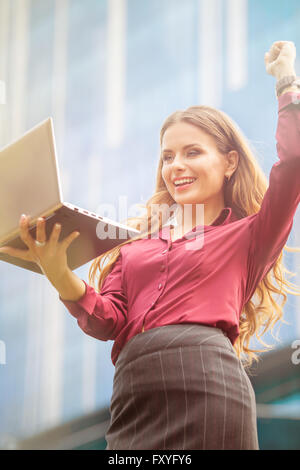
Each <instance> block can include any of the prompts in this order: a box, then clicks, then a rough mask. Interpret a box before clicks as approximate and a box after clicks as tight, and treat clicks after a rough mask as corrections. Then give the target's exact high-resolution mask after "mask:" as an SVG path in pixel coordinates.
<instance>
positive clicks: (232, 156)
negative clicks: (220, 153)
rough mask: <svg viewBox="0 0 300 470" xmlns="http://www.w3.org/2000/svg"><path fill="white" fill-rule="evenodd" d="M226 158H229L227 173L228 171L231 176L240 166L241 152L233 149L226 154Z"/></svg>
mask: <svg viewBox="0 0 300 470" xmlns="http://www.w3.org/2000/svg"><path fill="white" fill-rule="evenodd" d="M226 159H227V162H226V163H227V169H226V174H227V172H228V176H231V175H232V174H233V173H234V172H235V170H236V169H237V167H238V164H239V159H240V157H239V154H238V152H237V151H236V150H231V151H230V152H228V154H227V155H226ZM229 172H230V174H229Z"/></svg>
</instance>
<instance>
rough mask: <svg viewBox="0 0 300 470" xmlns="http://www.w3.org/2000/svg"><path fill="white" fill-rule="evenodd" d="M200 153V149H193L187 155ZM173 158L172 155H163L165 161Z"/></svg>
mask: <svg viewBox="0 0 300 470" xmlns="http://www.w3.org/2000/svg"><path fill="white" fill-rule="evenodd" d="M199 153H200V150H192V151H191V152H188V153H187V155H192V156H193V155H198V154H199ZM171 158H172V155H164V156H163V161H164V162H165V161H168V160H170V159H171Z"/></svg>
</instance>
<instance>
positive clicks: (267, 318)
mask: <svg viewBox="0 0 300 470" xmlns="http://www.w3.org/2000/svg"><path fill="white" fill-rule="evenodd" d="M180 121H183V122H187V123H190V124H193V125H195V126H198V127H199V128H200V129H202V130H203V131H205V132H206V133H207V134H209V135H210V136H212V137H213V138H214V141H215V144H216V146H217V148H218V150H219V152H221V154H227V153H228V152H230V151H231V150H236V151H237V152H238V154H239V164H238V167H237V169H236V171H235V172H234V174H233V175H232V176H231V178H230V181H229V182H227V183H224V202H225V206H226V207H227V206H229V207H231V208H232V209H233V211H234V212H235V214H236V215H237V217H238V218H239V219H240V218H243V217H247V216H249V215H252V214H255V213H257V212H258V211H259V209H260V206H261V203H262V200H263V197H264V194H265V192H266V190H267V188H268V180H267V178H266V176H265V175H264V173H263V171H262V170H261V168H260V167H259V165H258V162H257V159H256V158H255V156H254V155H255V151H254V149H252V147H251V145H250V143H249V142H248V140H247V139H246V137H245V136H244V135H243V133H242V131H241V130H240V128H239V127H238V125H237V124H236V123H234V121H233V120H232V119H231V118H230V117H229V116H228V115H227V114H226V113H224V112H223V111H220V110H217V109H215V108H212V107H209V106H191V107H189V108H187V109H186V110H183V111H181V110H179V111H176V112H174V113H172V114H171V115H170V116H169V117H167V119H166V120H165V122H164V123H163V125H162V128H161V131H160V147H161V146H162V139H163V136H164V133H165V131H166V130H167V129H168V127H169V126H171V125H172V124H174V123H176V122H180ZM162 164H163V162H162V156H161V155H160V156H159V163H158V168H157V176H156V186H155V191H154V194H153V195H152V196H151V197H150V199H149V200H148V201H147V202H146V205H144V204H138V206H141V207H142V208H143V209H145V210H146V213H145V214H144V215H142V216H139V217H131V218H128V219H127V220H125V221H123V223H125V224H127V225H128V226H130V227H133V228H136V229H137V230H139V231H140V233H139V234H138V236H136V237H133V238H131V239H129V240H126V241H124V242H123V243H121V244H120V245H118V246H116V247H115V248H113V249H111V250H109V251H107V252H105V253H104V254H102V255H101V256H99V257H98V258H96V259H95V260H94V261H93V263H92V265H91V267H90V270H89V282H90V283H91V284H92V285H93V287H94V288H95V289H96V290H97V291H98V292H100V290H101V286H102V284H103V282H104V279H105V278H106V276H107V275H108V274H109V273H110V272H111V270H112V268H113V265H114V263H115V262H116V261H117V259H118V257H119V254H120V250H121V247H122V246H123V245H126V244H128V243H134V241H136V240H139V239H141V238H144V237H145V236H148V237H150V236H151V233H154V232H156V231H157V230H160V229H161V228H162V225H164V223H165V222H166V220H167V219H168V216H169V214H170V211H169V208H170V207H171V206H173V205H174V204H176V202H175V200H174V199H173V198H172V197H171V195H170V193H169V192H168V190H167V188H166V185H165V183H164V180H163V178H162ZM157 205H159V207H160V208H161V207H165V210H161V209H160V211H159V213H158V212H157V211H155V210H153V208H154V207H157ZM283 250H286V251H288V252H299V251H300V249H299V248H290V247H288V246H287V245H285V246H284V249H283ZM105 261H108V262H107V263H106V264H105ZM104 264H105V265H104ZM98 271H99V276H97V272H98ZM284 274H288V275H292V276H294V275H295V274H294V273H292V272H290V271H288V270H287V269H286V268H285V267H284V265H283V251H282V252H281V254H280V256H279V257H278V259H277V261H276V263H275V264H274V266H273V268H272V269H271V270H270V271H269V272H268V274H267V275H266V276H265V277H264V278H263V279H262V281H261V282H260V283H259V284H258V286H257V288H256V290H255V292H254V295H253V297H252V298H251V299H250V300H249V301H248V302H247V303H246V304H245V305H244V308H243V310H242V313H241V316H240V320H239V330H240V334H239V336H238V338H237V340H236V341H235V343H234V349H235V352H236V354H237V356H238V357H239V359H241V361H242V362H243V363H244V367H247V368H249V367H250V366H251V364H252V362H253V361H254V360H255V361H256V362H258V360H259V356H258V355H257V354H256V353H257V352H263V351H266V350H269V349H272V348H273V347H274V346H271V345H269V344H267V343H265V342H264V341H263V340H262V336H263V335H264V334H265V333H266V332H267V331H268V330H269V329H270V330H271V334H272V336H273V338H275V336H274V335H273V328H274V326H275V323H276V322H278V321H279V320H281V321H282V322H283V323H287V322H286V321H285V320H284V319H283V306H284V304H285V303H286V301H287V294H288V293H289V294H293V295H300V291H299V288H298V287H297V286H296V285H295V284H293V283H291V282H290V281H288V280H287V279H285V278H284ZM96 277H97V278H98V286H96V285H95V278H96ZM274 281H275V282H276V283H277V285H276V283H275V282H274ZM291 289H294V291H292V290H291ZM272 294H277V295H278V296H282V302H281V303H279V302H278V303H277V302H276V301H275V300H274V298H273V295H272ZM254 297H255V298H256V299H257V302H256V303H254ZM253 335H255V336H256V338H257V339H258V341H259V342H260V343H261V344H262V345H263V346H265V348H264V349H251V348H250V347H249V342H250V339H251V337H252V336H253ZM276 339H277V340H279V339H278V337H276Z"/></svg>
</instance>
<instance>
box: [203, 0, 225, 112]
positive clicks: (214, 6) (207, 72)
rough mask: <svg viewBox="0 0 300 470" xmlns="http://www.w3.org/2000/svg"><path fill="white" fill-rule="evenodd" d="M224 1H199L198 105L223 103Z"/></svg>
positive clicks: (216, 105)
mask: <svg viewBox="0 0 300 470" xmlns="http://www.w3.org/2000/svg"><path fill="white" fill-rule="evenodd" d="M222 31H223V18H222V0H209V1H206V0H199V59H198V76H199V88H198V103H199V104H200V105H202V104H204V105H208V106H214V107H217V108H218V107H220V106H221V103H222V82H223V77H222V75H223V73H222V57H223V53H222Z"/></svg>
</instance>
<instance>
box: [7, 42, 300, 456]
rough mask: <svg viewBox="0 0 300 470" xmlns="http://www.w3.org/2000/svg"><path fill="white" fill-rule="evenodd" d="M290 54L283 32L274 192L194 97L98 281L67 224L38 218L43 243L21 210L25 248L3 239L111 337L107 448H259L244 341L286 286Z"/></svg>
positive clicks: (292, 96) (292, 189)
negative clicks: (72, 250) (64, 232)
mask: <svg viewBox="0 0 300 470" xmlns="http://www.w3.org/2000/svg"><path fill="white" fill-rule="evenodd" d="M295 57H296V54H295V46H294V44H293V43H291V42H288V41H279V42H276V43H274V44H273V45H272V47H271V49H270V51H269V53H267V54H266V55H265V64H266V70H267V72H268V73H270V74H272V75H273V76H274V77H276V79H277V85H278V86H277V88H278V90H277V91H278V99H279V118H278V127H277V132H276V138H277V151H278V156H279V161H277V162H276V163H275V164H274V165H273V167H272V170H271V173H270V184H269V188H268V190H266V189H267V181H266V179H265V177H264V175H263V173H262V171H261V170H260V168H259V166H258V164H257V162H256V160H255V158H254V157H253V155H252V152H251V150H250V147H249V146H248V144H247V142H246V139H245V138H244V136H243V135H242V133H241V132H240V130H239V129H238V127H237V126H236V125H235V124H234V123H233V122H232V121H231V120H230V118H229V117H228V116H227V115H226V114H225V113H223V112H221V111H218V110H215V109H213V108H210V107H207V106H193V107H190V108H188V109H187V110H186V111H177V112H175V113H173V114H172V115H171V116H169V117H168V119H167V120H166V121H165V123H164V125H163V127H162V129H161V157H160V160H159V166H158V174H157V185H156V191H155V194H154V195H153V197H152V198H151V199H150V200H149V201H148V202H147V205H146V210H147V215H146V216H144V217H140V218H137V219H134V220H132V219H129V220H128V221H127V223H128V225H129V224H131V225H133V226H135V227H139V228H140V230H141V234H140V235H139V236H138V237H136V238H134V239H131V240H128V241H126V242H124V243H122V244H121V245H119V246H118V247H116V248H114V249H113V250H110V252H108V253H106V254H104V255H102V256H100V257H99V258H98V259H96V260H95V261H94V262H93V264H92V266H91V269H90V273H89V278H90V281H94V278H95V275H96V272H97V270H98V269H99V271H100V278H99V281H98V292H97V291H96V288H95V287H91V286H90V285H88V284H87V283H86V282H85V281H83V280H82V279H79V278H78V277H77V276H76V275H75V274H74V273H73V272H72V271H71V270H70V269H69V268H68V266H67V259H66V250H67V248H68V246H69V245H70V243H71V242H72V240H74V238H75V237H76V236H78V233H75V232H74V233H72V234H71V235H69V236H68V237H66V238H65V239H64V240H62V241H61V242H59V241H58V240H59V234H60V229H61V228H60V227H59V226H58V227H57V228H54V229H53V231H52V234H51V236H50V239H49V240H48V241H47V240H46V235H45V222H44V221H43V219H41V220H39V221H38V223H37V231H36V238H37V240H34V239H33V238H32V237H31V236H30V235H29V232H28V220H29V219H28V218H26V217H25V219H22V220H21V222H20V230H21V234H22V239H23V240H24V242H25V243H26V245H27V246H28V248H29V249H28V250H27V251H25V252H24V251H21V250H16V249H12V248H7V247H5V248H3V249H1V251H3V252H6V253H9V254H11V255H13V256H19V257H20V258H23V259H27V260H28V259H30V260H33V261H35V262H37V263H38V264H39V265H40V267H41V268H42V270H43V272H44V274H45V275H46V276H47V278H48V279H49V281H50V282H51V283H52V284H53V285H54V287H55V288H56V289H57V290H58V292H59V298H60V300H61V301H62V302H63V303H64V304H65V306H66V307H67V308H68V310H69V311H70V313H71V314H72V315H74V317H75V318H77V321H78V325H79V326H80V327H81V328H82V329H83V331H84V332H85V333H87V334H89V335H91V336H93V337H95V338H98V339H100V340H103V341H106V340H108V339H113V340H115V342H114V345H113V348H112V362H113V364H114V365H115V367H116V370H115V376H114V386H113V395H112V399H111V406H110V411H111V423H110V426H109V429H108V431H107V434H106V440H107V444H108V445H107V450H111V449H114V450H117V449H126V450H129V449H178V450H179V449H183V450H187V449H258V439H257V428H256V405H255V395H254V390H253V388H252V385H251V382H250V380H249V378H248V376H247V374H246V372H245V369H244V365H243V363H242V359H243V358H242V355H243V354H244V355H246V356H247V357H248V363H247V364H248V365H249V364H251V362H252V360H253V359H257V356H256V355H255V354H254V351H253V350H251V349H250V348H249V340H250V338H251V336H252V335H253V334H256V335H257V337H259V336H260V335H259V333H261V331H260V330H261V327H262V326H264V327H265V330H264V331H266V330H267V329H269V328H270V327H272V326H273V325H274V323H275V322H276V321H278V320H279V319H281V317H282V310H281V308H280V307H279V306H278V305H277V303H276V302H275V301H274V300H273V299H272V296H271V293H272V292H275V293H279V294H281V295H283V296H284V298H285V299H286V294H285V293H284V291H285V289H284V286H285V285H286V286H289V287H290V286H291V284H290V283H289V282H288V281H285V280H284V278H283V276H282V266H281V259H282V250H283V248H284V245H285V243H286V241H287V238H288V235H289V233H290V231H291V228H292V222H293V217H294V214H295V211H296V209H297V205H298V203H299V199H300V190H299V174H300V171H299V170H300V154H299V145H298V139H299V125H300V107H299V104H298V100H299V99H300V93H299V88H298V86H297V83H294V80H293V79H288V78H287V77H290V76H294V75H295V73H294V62H295ZM157 207H158V208H159V210H157ZM199 207H200V212H198V209H199ZM203 207H204V214H203V215H204V217H203V219H201V221H200V223H199V218H197V214H199V213H200V215H201V214H202V212H201V208H203ZM170 208H171V209H174V208H175V209H176V214H175V215H176V216H177V225H175V226H174V225H171V221H170ZM153 209H154V210H153ZM186 209H189V210H190V211H186ZM173 212H174V211H173ZM182 213H183V214H184V218H183V219H182V217H180V215H182ZM173 215H174V214H173ZM168 222H169V224H170V225H168ZM194 229H195V230H194ZM106 257H108V259H109V262H108V263H107V264H106V266H105V267H101V261H104V260H105V259H106ZM271 274H273V276H274V277H275V280H276V281H277V282H278V283H279V287H280V289H279V288H277V287H276V286H275V284H273V281H272V277H271ZM288 292H291V291H288ZM291 293H292V292H291ZM254 294H256V295H257V296H258V299H259V301H260V302H259V303H258V305H257V304H255V303H254V302H253V301H252V298H253V295H254ZM273 310H274V311H273Z"/></svg>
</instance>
